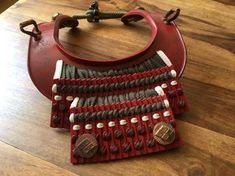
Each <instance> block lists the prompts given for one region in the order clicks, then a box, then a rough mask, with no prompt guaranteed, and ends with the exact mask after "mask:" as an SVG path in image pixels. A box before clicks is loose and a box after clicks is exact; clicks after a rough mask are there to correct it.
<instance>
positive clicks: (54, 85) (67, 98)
mask: <svg viewBox="0 0 235 176" xmlns="http://www.w3.org/2000/svg"><path fill="white" fill-rule="evenodd" d="M56 88H57V85H56V84H53V86H52V92H54V91H53V89H56ZM54 93H56V92H54ZM54 100H56V101H60V100H62V96H60V95H55V96H54ZM66 100H67V101H73V96H70V95H68V96H67V97H66Z"/></svg>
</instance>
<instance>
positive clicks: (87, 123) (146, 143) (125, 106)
mask: <svg viewBox="0 0 235 176" xmlns="http://www.w3.org/2000/svg"><path fill="white" fill-rule="evenodd" d="M74 106H75V107H74ZM70 112H71V115H70V121H71V129H70V130H71V162H72V163H73V164H79V163H90V162H100V161H109V160H115V159H121V158H127V157H134V156H138V155H144V154H148V153H154V152H160V151H165V150H169V149H172V148H176V147H178V146H180V144H181V141H180V138H179V135H178V131H177V129H176V126H175V120H174V116H173V113H172V110H171V108H170V107H169V104H168V103H167V97H166V96H165V95H160V96H159V95H155V96H154V95H153V96H150V97H148V98H139V99H135V100H131V101H124V102H121V103H113V104H106V105H95V106H81V105H79V98H76V99H75V100H74V102H73V106H72V108H71V109H70ZM105 112H108V113H107V114H108V115H105V114H106V113H105Z"/></svg>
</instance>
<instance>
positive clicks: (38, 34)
mask: <svg viewBox="0 0 235 176" xmlns="http://www.w3.org/2000/svg"><path fill="white" fill-rule="evenodd" d="M29 25H33V26H34V29H35V31H34V32H31V31H27V30H25V29H24V28H25V27H27V26H29ZM20 30H21V32H23V33H25V34H27V35H30V36H32V37H33V38H34V39H35V40H36V41H37V40H40V38H41V31H40V30H39V29H38V25H37V23H36V21H34V20H33V19H30V20H27V21H24V22H22V23H20Z"/></svg>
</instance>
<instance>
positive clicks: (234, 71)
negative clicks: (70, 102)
mask: <svg viewBox="0 0 235 176" xmlns="http://www.w3.org/2000/svg"><path fill="white" fill-rule="evenodd" d="M99 2H100V6H101V7H100V8H101V9H104V10H130V9H132V8H134V6H135V5H136V4H139V5H141V6H143V7H145V9H147V10H149V11H151V12H162V13H165V12H166V11H167V10H169V9H171V8H177V7H178V8H181V16H180V18H179V19H177V24H178V26H179V29H180V31H181V32H182V35H183V38H184V40H185V43H186V46H187V51H188V64H187V67H186V70H185V72H184V74H183V77H182V79H181V81H182V84H183V86H184V89H185V94H186V95H187V97H188V100H189V103H190V112H189V113H186V114H184V115H182V116H179V117H177V118H178V120H177V125H178V127H179V129H180V133H181V136H182V138H183V140H184V146H183V147H182V148H180V149H176V150H172V151H169V152H163V153H160V154H152V155H146V156H141V157H137V158H131V159H125V160H120V161H112V162H108V163H98V164H87V165H79V166H73V165H72V164H70V162H69V140H70V139H69V132H68V131H66V130H55V129H50V128H49V125H48V124H49V114H50V101H49V100H47V99H46V98H45V97H43V96H42V95H41V94H40V93H39V92H38V91H37V90H36V88H35V87H34V85H33V83H32V82H31V80H30V78H29V76H28V73H27V45H28V36H26V35H24V34H22V33H20V31H19V29H18V24H19V23H20V22H22V21H24V20H27V19H29V18H33V19H35V20H37V22H41V21H50V17H51V15H52V14H53V13H55V12H61V13H63V14H68V15H73V14H77V13H83V11H84V10H86V9H87V7H88V6H89V3H90V2H89V1H82V0H79V1H75V0H70V1H68V0H61V1H54V0H47V1H46V0H40V1H33V0H21V1H19V2H17V3H16V4H15V5H14V6H12V7H11V8H10V9H8V10H7V11H5V12H4V13H2V14H1V15H0V51H1V59H0V81H1V86H0V97H1V98H0V120H1V122H0V141H2V142H0V175H4V174H5V175H53V174H54V175H69V174H70V175H73V173H74V175H75V174H79V175H86V176H90V175H97V176H98V175H135V176H142V175H143V176H144V175H150V176H151V175H154V176H155V175H161V176H165V175H166V176H169V175H170V176H171V175H172V176H173V175H180V176H196V175H199V176H204V175H206V176H207V175H208V176H220V175H226V176H234V175H235V153H234V152H235V139H234V138H235V119H234V114H235V109H234V107H235V80H234V78H235V57H234V56H235V50H234V46H235V31H234V28H235V14H234V13H232V12H234V11H235V3H234V1H229V0H214V1H212V0H208V1H203V0H197V1H187V0H180V1H179V0H169V1H160V0H141V1H125V0H121V1H120V0H119V1H118V0H103V1H99ZM122 26H123V25H122V24H121V23H120V22H118V20H110V21H106V22H102V23H100V24H87V23H86V22H85V21H82V22H81V23H80V28H81V30H80V31H79V32H78V31H75V33H74V32H71V31H68V30H62V31H61V33H60V39H61V41H62V42H63V44H64V45H65V46H66V47H68V48H69V49H70V50H72V51H73V52H75V53H77V54H78V55H79V56H84V57H85V56H86V57H91V58H92V57H93V58H96V57H100V58H102V59H106V58H113V59H116V58H119V57H122V56H125V55H127V54H131V53H133V52H135V51H137V50H139V49H140V48H142V47H143V46H144V45H145V42H146V39H147V38H148V36H149V30H148V28H147V26H146V25H145V23H144V22H141V23H140V24H138V25H136V26H135V27H125V28H123V27H122ZM124 34H125V35H124ZM72 36H75V37H72ZM102 45H105V46H109V47H107V48H106V47H100V46H102ZM110 51H112V52H110ZM15 158H17V159H15ZM14 165H15V166H16V168H17V169H14V168H13V166H14ZM18 171H20V172H18ZM2 173H3V174H2ZM19 173H20V174H19Z"/></svg>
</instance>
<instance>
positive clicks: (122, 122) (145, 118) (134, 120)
mask: <svg viewBox="0 0 235 176" xmlns="http://www.w3.org/2000/svg"><path fill="white" fill-rule="evenodd" d="M170 115H171V114H170V111H165V112H164V113H163V116H164V117H168V116H170ZM152 117H153V119H155V120H157V119H159V118H160V115H159V114H158V113H155V114H153V116H152ZM73 118H74V114H73V113H72V114H71V115H70V117H69V120H70V122H74V119H73ZM148 120H149V117H148V116H142V121H143V122H146V121H148ZM137 122H138V120H137V118H136V117H133V118H131V123H133V124H135V123H137ZM119 123H120V125H122V126H123V125H126V124H127V121H126V120H125V119H122V120H120V121H119ZM115 125H116V124H115V122H114V121H110V122H109V123H108V126H109V127H114V126H115ZM96 127H97V128H103V127H104V124H103V123H97V124H96ZM85 129H86V130H90V129H92V124H86V125H85ZM73 130H75V131H76V130H80V125H74V126H73Z"/></svg>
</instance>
